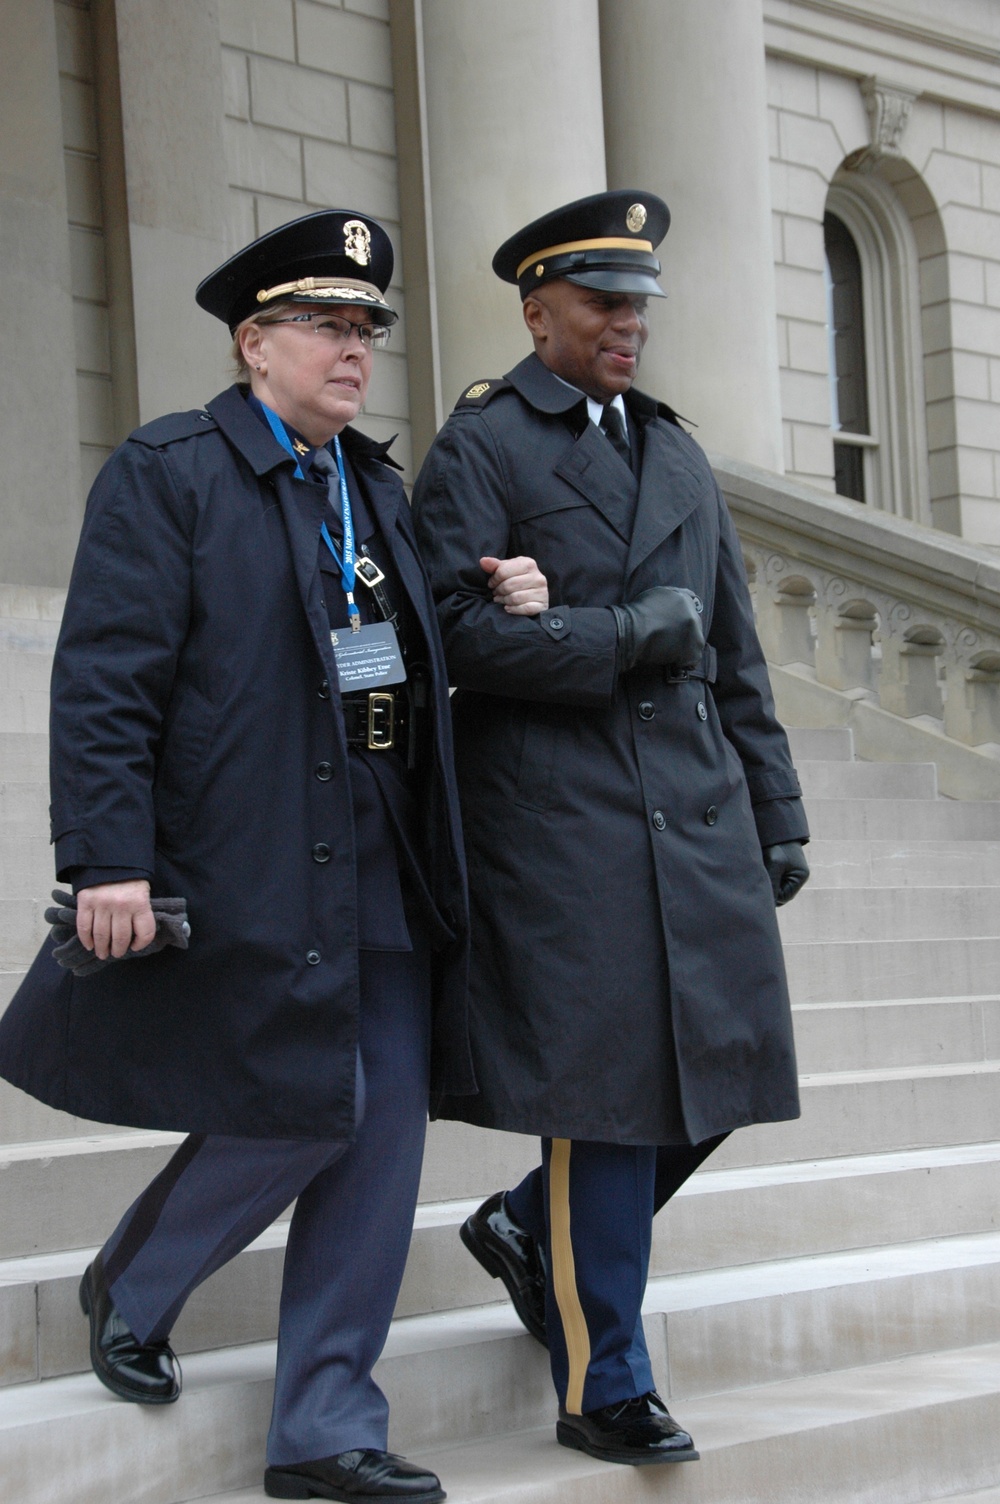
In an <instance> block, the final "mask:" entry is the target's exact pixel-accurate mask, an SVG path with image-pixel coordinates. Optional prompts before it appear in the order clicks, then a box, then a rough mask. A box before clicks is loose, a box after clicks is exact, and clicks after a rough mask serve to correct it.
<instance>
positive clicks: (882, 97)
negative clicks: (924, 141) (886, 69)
mask: <svg viewBox="0 0 1000 1504" xmlns="http://www.w3.org/2000/svg"><path fill="white" fill-rule="evenodd" d="M861 94H862V97H863V99H864V101H865V108H866V109H867V111H868V130H869V134H870V136H871V144H870V146H868V147H867V148H866V149H865V150H863V151H861V152H859V153H858V157H857V161H856V163H855V166H856V167H857V168H858V169H859V170H860V171H862V172H864V171H866V170H867V171H869V172H870V171H871V170H872V168H873V167H874V166H875V165H876V163H877V162H879V160H880V159H881V158H882V157H898V156H901V155H902V141H903V133H904V131H905V130H906V127H907V125H908V124H909V120H910V111H911V110H912V109H913V102H914V100H915V99H916V98H917V95H916V94H915V93H913V91H912V90H910V89H900V88H898V87H897V86H896V85H894V84H887V83H883V82H882V80H881V79H879V78H876V77H875V76H874V74H871V75H869V77H868V78H863V79H862V80H861Z"/></svg>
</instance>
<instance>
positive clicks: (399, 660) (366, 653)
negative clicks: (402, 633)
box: [330, 621, 406, 694]
mask: <svg viewBox="0 0 1000 1504" xmlns="http://www.w3.org/2000/svg"><path fill="white" fill-rule="evenodd" d="M330 642H331V643H332V645H333V652H334V656H335V657H336V659H337V676H338V678H339V679H340V688H341V691H342V693H344V694H348V693H350V692H351V691H352V690H355V689H379V688H380V687H381V686H382V685H383V684H402V682H403V680H404V679H405V678H406V667H405V665H404V663H403V655H402V653H401V651H400V647H399V639H398V637H397V636H396V629H395V628H394V627H393V625H392V623H391V622H388V621H381V622H376V623H374V624H372V625H371V626H367V627H362V628H361V630H360V632H352V631H351V629H350V627H338V628H337V629H336V631H333V632H331V633H330Z"/></svg>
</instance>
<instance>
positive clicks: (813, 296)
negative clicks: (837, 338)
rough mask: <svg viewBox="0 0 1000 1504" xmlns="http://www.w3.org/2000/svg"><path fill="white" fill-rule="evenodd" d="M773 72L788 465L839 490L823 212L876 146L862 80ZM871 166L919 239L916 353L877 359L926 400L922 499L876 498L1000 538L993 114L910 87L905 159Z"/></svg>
mask: <svg viewBox="0 0 1000 1504" xmlns="http://www.w3.org/2000/svg"><path fill="white" fill-rule="evenodd" d="M767 77H768V92H769V115H770V153H771V184H772V207H773V211H774V233H775V275H776V290H777V313H778V341H779V361H780V367H781V388H782V419H783V429H784V445H785V466H786V470H787V472H788V473H789V474H790V475H792V476H795V477H796V478H798V479H801V480H805V481H808V482H809V483H811V484H812V485H817V486H820V487H822V488H824V489H826V490H832V488H833V445H832V439H831V434H830V426H829V425H830V395H829V385H828V382H829V375H828V360H829V355H828V348H827V337H826V329H825V324H826V301H825V292H824V281H823V214H824V210H825V208H826V206H827V201H828V195H829V191H830V187H831V184H832V183H833V181H834V179H835V177H836V176H837V174H838V173H840V174H841V177H840V181H841V182H844V181H849V179H848V180H845V179H844V176H843V171H842V169H843V168H844V165H845V162H846V163H847V165H848V167H856V166H857V165H858V162H859V159H860V158H861V157H862V154H863V153H865V152H866V151H867V149H868V148H869V145H870V139H871V137H870V126H869V119H868V114H867V111H866V107H865V102H864V98H863V95H862V91H861V88H860V81H859V80H858V79H857V78H852V77H850V76H848V75H846V74H835V73H832V72H826V71H825V70H824V69H822V68H816V67H810V66H807V65H805V64H803V63H800V62H795V61H791V60H789V59H787V58H781V57H775V56H769V57H768V61H767ZM869 165H870V164H869ZM874 174H875V177H876V178H877V179H878V181H879V184H880V185H881V187H882V189H883V190H884V192H885V194H886V197H887V202H888V201H889V200H890V199H894V201H895V204H896V205H897V206H898V208H899V210H901V211H902V215H903V217H905V220H906V221H907V224H908V231H907V233H912V241H913V245H914V247H915V259H916V278H917V285H916V286H915V288H914V290H913V296H914V299H915V302H916V304H917V306H918V308H919V320H918V323H917V326H916V327H917V330H918V339H917V342H916V344H917V346H919V347H922V359H919V349H917V350H915V352H914V355H913V358H912V359H913V363H912V364H910V365H908V364H907V358H906V357H905V356H902V355H901V354H900V352H899V351H898V350H892V349H889V350H886V352H885V357H884V358H885V359H886V360H887V361H891V362H894V368H893V369H892V371H891V372H890V378H891V381H892V383H893V384H894V385H895V386H896V387H897V388H898V387H903V388H908V389H909V390H910V391H911V393H912V394H913V401H914V404H915V405H917V406H918V407H919V411H915V412H914V414H913V422H914V425H916V426H919V427H920V429H921V430H922V431H921V433H920V439H921V445H920V448H921V449H922V450H923V444H924V440H923V433H924V432H925V433H926V462H925V463H926V474H925V476H924V477H923V484H922V488H917V489H922V492H923V493H924V494H925V495H926V497H927V503H928V504H927V505H926V506H925V507H923V509H922V508H921V506H920V505H918V504H917V503H916V502H915V501H914V499H913V497H903V498H900V497H898V496H897V497H889V498H883V504H886V503H888V505H889V509H891V510H897V511H899V512H901V513H903V514H904V515H909V516H913V517H915V518H916V519H917V520H920V521H925V522H933V524H934V525H935V526H937V527H941V528H944V529H945V530H947V531H950V532H955V533H961V534H962V536H963V537H965V538H968V539H970V540H975V541H982V542H989V543H997V542H1000V360H998V358H997V357H996V353H995V352H996V350H997V348H998V341H1000V121H998V120H997V119H995V118H992V117H990V116H987V115H985V114H984V115H976V114H973V113H972V111H970V110H965V109H962V108H959V107H957V106H952V105H945V104H939V103H937V102H935V101H932V100H929V99H926V98H922V97H918V98H917V99H916V101H915V102H914V104H913V107H912V112H911V115H910V119H909V123H908V124H907V126H906V128H905V131H904V133H903V135H902V138H901V141H900V149H899V155H898V156H890V157H883V158H882V159H881V160H880V161H879V162H878V163H877V165H875V167H874ZM852 176H853V174H852ZM866 332H869V331H866ZM918 359H919V368H916V366H917V361H918ZM886 437H887V434H886V432H884V431H883V432H882V433H880V434H879V438H880V440H881V441H883V442H884V441H885V440H886ZM922 463H923V461H922Z"/></svg>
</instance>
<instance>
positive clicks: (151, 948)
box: [45, 888, 191, 977]
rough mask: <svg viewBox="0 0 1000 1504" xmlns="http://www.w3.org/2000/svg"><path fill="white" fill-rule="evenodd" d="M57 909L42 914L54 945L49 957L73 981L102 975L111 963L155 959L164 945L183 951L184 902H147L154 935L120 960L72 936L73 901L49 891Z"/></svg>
mask: <svg viewBox="0 0 1000 1504" xmlns="http://www.w3.org/2000/svg"><path fill="white" fill-rule="evenodd" d="M52 897H53V898H54V900H55V902H56V905H57V907H55V908H49V909H46V910H45V922H46V924H50V925H51V926H52V931H51V933H52V939H53V940H54V941H55V942H56V944H55V948H54V949H53V951H52V955H53V957H54V959H55V960H56V961H58V962H59V965H60V966H65V967H66V968H67V970H69V971H71V972H72V973H73V975H74V976H75V977H89V976H90V975H91V974H92V973H93V972H95V971H102V970H103V969H104V967H105V966H110V965H111V963H112V962H113V961H141V960H142V958H143V956H152V955H155V954H156V952H157V951H158V950H162V949H163V947H164V946H165V945H176V946H177V947H178V948H179V949H180V950H187V948H188V940H189V938H190V935H191V926H190V925H189V924H188V919H187V899H186V898H151V899H150V901H149V906H150V908H151V909H152V910H153V918H154V919H155V920H156V934H155V935H154V936H153V938H152V940H151V941H150V942H149V944H148V945H144V946H143V948H142V950H127V951H126V952H125V954H124V955H123V956H106V957H105V959H104V960H103V961H102V960H101V958H100V956H97V955H95V954H94V952H93V951H92V950H88V949H87V947H86V946H85V945H84V944H83V942H82V941H81V939H80V937H79V935H78V934H77V932H76V899H75V898H74V897H73V894H72V893H62V892H60V890H59V889H58V888H54V889H53V891H52Z"/></svg>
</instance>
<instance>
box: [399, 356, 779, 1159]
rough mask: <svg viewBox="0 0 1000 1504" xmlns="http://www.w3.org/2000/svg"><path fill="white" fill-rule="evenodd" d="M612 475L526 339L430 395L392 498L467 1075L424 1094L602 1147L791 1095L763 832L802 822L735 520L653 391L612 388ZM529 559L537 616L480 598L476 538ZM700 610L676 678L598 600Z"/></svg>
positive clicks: (696, 1131)
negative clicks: (452, 773)
mask: <svg viewBox="0 0 1000 1504" xmlns="http://www.w3.org/2000/svg"><path fill="white" fill-rule="evenodd" d="M625 400H626V405H627V408H628V411H629V416H630V420H631V422H632V424H633V426H634V427H636V428H638V429H639V430H641V433H642V445H641V449H642V466H641V476H640V477H639V478H638V479H637V478H636V476H635V475H634V474H632V473H631V472H630V470H629V467H628V465H627V463H626V462H625V461H624V460H623V459H622V458H621V457H620V456H619V455H618V454H617V453H616V452H615V451H614V449H613V448H612V446H611V445H610V444H609V443H608V441H607V439H606V438H605V437H604V435H603V434H602V433H601V432H600V430H599V429H598V428H597V427H595V425H594V424H593V423H591V422H589V421H588V418H587V410H586V405H585V403H584V401H583V400H582V398H581V397H580V394H579V393H578V392H575V391H574V390H572V389H571V388H569V387H567V386H566V385H565V384H563V383H562V382H560V381H559V380H558V379H557V378H556V377H555V376H553V375H552V374H551V373H550V372H549V371H548V370H547V369H546V368H545V366H544V365H543V364H542V362H541V361H540V360H539V359H538V358H537V357H536V356H530V357H529V358H528V359H527V360H525V361H523V362H522V363H521V364H520V365H519V366H517V367H516V368H515V369H514V370H513V371H512V372H510V374H509V375H508V376H507V377H506V378H505V379H504V380H502V381H491V382H479V383H477V384H476V385H475V386H473V387H472V388H470V390H469V392H468V393H467V394H466V397H465V398H464V399H463V400H462V401H461V402H460V403H459V405H458V407H457V408H456V410H455V411H454V412H453V414H452V415H451V417H450V418H449V420H448V421H447V423H446V424H445V426H444V428H443V429H442V431H441V433H440V434H439V435H438V438H437V440H436V442H435V444H434V446H433V448H432V450H431V452H430V454H429V456H428V458H427V460H426V463H425V465H424V467H423V470H422V472H421V475H420V478H419V480H418V483H417V488H416V491H415V494H414V513H415V520H416V524H417V537H418V540H419V543H420V548H421V553H422V555H423V558H424V562H425V564H426V566H427V569H428V573H429V574H430V577H431V583H432V586H433V589H434V595H435V599H436V600H437V603H438V617H439V621H440V623H441V631H442V637H443V640H444V645H445V653H446V656H447V659H448V668H449V673H450V676H451V680H452V683H453V684H454V685H456V686H457V691H456V693H455V695H454V698H453V701H452V713H453V721H454V727H455V756H456V764H457V771H458V779H459V790H460V794H461V800H462V815H463V824H464V829H465V836H466V849H467V857H468V862H469V886H470V893H471V899H472V961H471V996H470V1017H471V1028H472V1041H473V1058H474V1064H475V1069H476V1074H477V1079H478V1082H479V1087H480V1095H479V1096H476V1097H470V1098H465V1099H460V1098H451V1099H447V1098H446V1099H445V1100H444V1101H442V1102H441V1103H440V1104H439V1111H440V1113H441V1114H442V1115H443V1116H447V1117H455V1118H461V1119H465V1120H467V1121H470V1122H473V1123H479V1124H483V1125H485V1126H488V1127H494V1128H503V1129H509V1130H513V1131H516V1132H521V1133H537V1134H542V1135H549V1136H556V1137H569V1138H579V1139H591V1140H597V1141H603V1142H611V1143H625V1144H657V1143H662V1144H665V1143H682V1142H688V1141H690V1142H698V1141H700V1140H702V1139H704V1138H707V1137H709V1136H710V1135H712V1134H716V1133H722V1132H725V1131H727V1130H730V1129H734V1128H739V1127H741V1126H742V1125H744V1124H748V1123H754V1122H763V1121H770V1120H776V1119H782V1118H790V1117H796V1116H797V1115H798V1095H797V1085H796V1070H795V1057H794V1049H793V1043H792V1029H791V1017H790V1008H789V1001H788V995H787V989H786V982H785V973H784V964H783V959H782V954H781V945H780V941H779V937H778V929H777V924H776V920H775V910H774V898H773V895H772V891H771V885H770V882H769V880H768V877H767V875H766V873H765V870H764V866H763V862H762V859H761V847H762V846H765V845H771V844H774V843H777V842H781V841H786V840H791V839H806V838H807V837H808V830H807V827H806V823H805V820H804V817H803V813H802V806H801V797H800V790H799V784H798V779H797V778H796V775H795V771H794V769H793V767H792V763H791V760H790V757H789V751H788V743H787V739H786V737H785V734H784V732H783V731H782V729H781V727H780V726H779V725H778V723H777V721H776V719H775V715H774V706H773V700H772V696H771V692H770V686H769V683H768V678H767V670H766V666H765V663H764V660H763V656H762V654H761V650H760V646H759V643H758V640H757V635H756V631H755V629H754V623H753V616H752V610H751V603H750V598H749V593H748V590H747V585H746V578H745V573H744V568H743V562H742V557H741V554H740V549H739V543H738V540H737V537H736V533H735V530H734V528H733V525H732V521H731V519H730V517H729V514H728V512H727V510H726V506H725V503H724V502H723V500H722V497H721V495H720V493H719V490H718V487H717V486H716V484H715V481H714V478H713V476H712V472H711V469H710V467H709V465H708V462H707V461H706V459H705V457H704V455H703V453H702V451H701V450H700V448H699V447H698V445H697V444H696V443H695V442H694V440H693V439H691V438H690V437H689V435H688V434H687V433H685V432H684V431H683V430H682V429H681V428H680V427H679V426H678V424H677V423H676V421H675V420H674V415H673V414H672V413H671V411H670V409H669V408H666V407H663V406H661V405H659V404H657V403H655V402H653V401H652V400H651V399H649V398H647V397H644V396H643V395H642V394H641V393H639V392H635V391H633V392H632V393H630V394H629V395H628V396H627V397H626V399H625ZM514 554H528V555H531V556H532V557H533V558H535V559H536V560H537V562H538V565H539V567H540V568H541V569H542V571H543V572H544V573H545V575H546V576H547V578H548V581H549V589H550V594H549V599H550V601H551V602H552V603H553V604H552V605H551V606H550V608H549V609H548V610H547V611H546V612H544V613H543V614H542V615H541V616H540V617H537V618H533V619H529V618H518V617H512V616H508V615H506V614H504V613H503V612H499V611H497V609H496V607H495V606H493V605H492V604H491V602H490V599H489V593H488V590H487V588H486V577H485V575H484V574H483V571H482V570H481V569H480V567H479V563H478V560H479V558H480V556H481V555H495V556H497V557H500V558H503V557H507V556H512V555H514ZM652 585H676V586H686V587H688V588H689V589H692V590H694V591H695V592H696V594H697V595H698V596H699V597H700V599H701V601H702V602H703V605H704V616H703V620H704V624H705V629H706V635H707V638H708V643H709V648H708V650H707V651H706V654H705V660H704V664H703V666H702V668H701V670H700V671H699V673H698V674H697V675H692V676H690V677H687V678H684V679H682V680H680V682H673V681H672V680H671V678H670V676H669V674H668V673H667V672H666V671H665V670H661V669H656V668H639V669H636V670H634V671H633V672H631V673H629V674H627V675H624V676H621V677H619V676H618V674H617V669H616V630H615V623H614V618H613V616H612V614H611V612H609V611H608V610H606V609H605V608H606V607H607V606H608V605H611V604H613V603H621V602H623V601H627V600H629V599H631V598H633V597H634V596H636V595H638V594H639V592H640V591H642V590H644V589H646V588H647V587H649V586H652Z"/></svg>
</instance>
